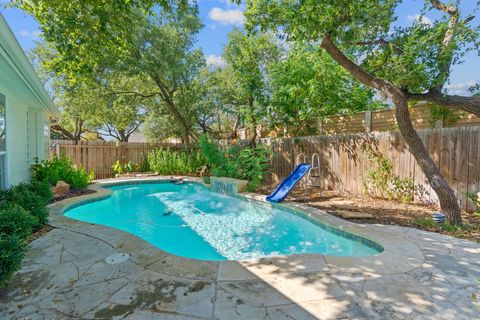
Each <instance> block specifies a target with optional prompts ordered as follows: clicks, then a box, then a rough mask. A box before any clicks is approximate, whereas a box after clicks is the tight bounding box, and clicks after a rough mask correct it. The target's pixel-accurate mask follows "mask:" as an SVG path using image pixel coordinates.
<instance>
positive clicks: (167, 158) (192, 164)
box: [148, 149, 206, 175]
mask: <svg viewBox="0 0 480 320" xmlns="http://www.w3.org/2000/svg"><path fill="white" fill-rule="evenodd" d="M148 164H149V167H150V169H151V170H152V171H155V172H156V173H158V174H162V175H192V174H195V172H196V171H197V169H198V168H199V167H201V166H203V165H205V164H206V160H205V158H204V157H203V156H202V155H201V154H200V152H196V151H190V152H188V151H170V150H163V149H159V150H154V151H152V152H150V153H149V154H148Z"/></svg>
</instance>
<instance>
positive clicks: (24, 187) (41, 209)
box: [6, 183, 48, 229]
mask: <svg viewBox="0 0 480 320" xmlns="http://www.w3.org/2000/svg"><path fill="white" fill-rule="evenodd" d="M6 200H7V203H8V204H17V205H19V206H20V207H22V208H23V209H25V210H27V211H28V212H29V213H30V214H31V215H32V216H34V217H35V218H36V219H37V224H36V225H35V227H34V228H35V229H38V228H40V227H41V226H42V225H44V224H45V223H47V222H48V210H47V208H46V207H45V206H46V205H47V204H48V201H46V199H44V198H42V197H41V196H40V195H38V194H37V193H36V192H34V191H32V187H31V185H29V184H24V183H22V184H19V185H17V186H14V187H12V188H10V189H8V190H7V192H6Z"/></svg>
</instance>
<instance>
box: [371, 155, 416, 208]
mask: <svg viewBox="0 0 480 320" xmlns="http://www.w3.org/2000/svg"><path fill="white" fill-rule="evenodd" d="M365 152H366V154H367V156H368V158H369V160H370V161H371V162H372V165H373V166H372V168H370V169H369V170H368V171H367V172H366V175H365V176H364V177H363V187H364V190H365V192H366V193H367V194H368V195H370V196H374V197H379V198H384V199H388V200H397V201H400V202H401V203H403V204H409V203H412V202H413V200H414V196H415V195H416V194H417V195H418V196H419V197H422V196H423V193H424V190H423V189H422V188H421V187H420V186H417V185H415V182H414V181H413V179H412V178H410V177H407V178H400V177H399V176H398V175H397V174H395V173H394V172H393V164H392V162H391V161H390V160H389V159H387V158H386V157H385V156H384V155H383V154H381V153H380V152H378V151H374V150H372V149H371V148H367V149H366V151H365Z"/></svg>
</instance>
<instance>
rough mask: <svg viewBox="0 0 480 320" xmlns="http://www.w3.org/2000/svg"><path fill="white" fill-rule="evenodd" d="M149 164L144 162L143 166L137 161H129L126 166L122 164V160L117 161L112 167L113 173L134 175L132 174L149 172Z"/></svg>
mask: <svg viewBox="0 0 480 320" xmlns="http://www.w3.org/2000/svg"><path fill="white" fill-rule="evenodd" d="M148 168H149V166H148V162H147V160H144V161H143V163H142V164H138V163H136V162H135V161H128V162H127V163H125V164H124V165H122V163H121V162H120V160H117V161H115V163H114V164H113V165H112V169H113V172H114V173H115V174H122V173H132V172H146V171H148Z"/></svg>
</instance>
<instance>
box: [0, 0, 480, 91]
mask: <svg viewBox="0 0 480 320" xmlns="http://www.w3.org/2000/svg"><path fill="white" fill-rule="evenodd" d="M6 2H7V1H5V0H0V12H1V13H2V14H3V15H4V17H5V19H6V20H7V22H8V24H9V25H10V27H11V28H12V30H13V32H14V34H15V36H16V37H17V39H18V41H19V43H20V45H21V46H22V48H23V49H24V50H25V51H28V50H30V49H31V48H32V47H33V46H34V45H35V41H38V40H40V39H41V38H40V37H41V33H40V29H39V26H38V23H37V22H36V21H35V20H34V19H33V18H32V17H31V16H29V15H28V14H26V13H25V12H23V11H21V10H19V9H15V8H3V6H2V5H1V4H2V3H6ZM198 3H199V8H200V16H201V18H202V21H203V24H204V28H203V30H202V31H201V32H200V34H199V35H198V41H197V46H198V47H199V48H201V49H202V51H203V52H204V54H205V56H206V60H207V63H208V64H209V65H221V64H223V63H224V62H223V61H222V59H221V54H222V50H223V46H224V45H225V43H226V42H227V35H228V33H229V32H230V31H231V30H232V29H233V28H234V27H239V28H241V27H242V25H243V23H244V21H245V17H244V16H243V13H242V7H239V6H237V5H235V4H232V3H231V2H230V1H229V0H199V1H198ZM424 3H425V0H404V1H403V3H402V4H401V5H400V6H399V7H398V8H397V12H396V13H397V15H398V21H397V24H398V25H399V26H407V25H409V24H411V23H413V21H415V20H416V19H419V15H420V13H421V11H422V8H423V6H424ZM476 3H477V0H462V4H461V9H462V11H463V12H471V11H472V10H473V9H474V8H475V6H476ZM478 15H480V12H477V16H478ZM439 17H440V14H434V13H428V14H427V15H425V16H423V17H422V18H421V19H422V21H423V22H424V23H431V21H433V20H435V19H436V18H439ZM479 21H480V17H476V18H475V19H474V20H473V21H472V23H473V24H474V25H478V24H479ZM464 60H465V62H464V63H463V64H460V65H456V66H454V68H453V70H452V74H451V82H450V84H449V85H448V86H447V88H448V90H449V92H450V93H451V94H460V95H464V94H468V92H467V89H468V88H469V87H471V86H473V85H475V84H476V83H480V57H479V55H478V53H477V52H471V53H470V54H468V55H467V56H466V57H465V58H464Z"/></svg>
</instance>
